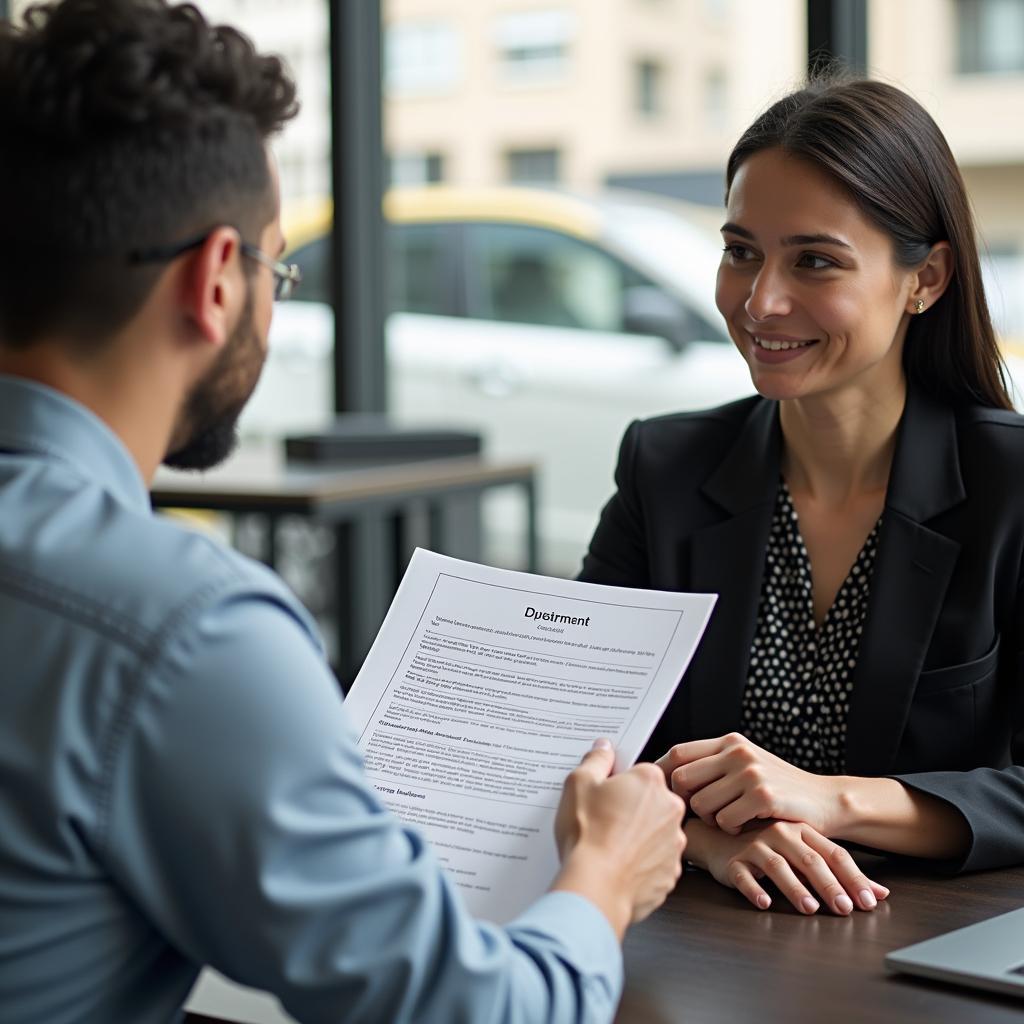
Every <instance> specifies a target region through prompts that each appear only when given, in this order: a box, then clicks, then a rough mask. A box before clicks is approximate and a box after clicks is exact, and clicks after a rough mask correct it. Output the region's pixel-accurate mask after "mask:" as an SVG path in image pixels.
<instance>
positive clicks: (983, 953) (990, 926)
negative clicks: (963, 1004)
mask: <svg viewBox="0 0 1024 1024" xmlns="http://www.w3.org/2000/svg"><path fill="white" fill-rule="evenodd" d="M885 968H886V970H887V971H889V972H890V973H895V972H897V971H900V972H904V973H906V974H917V975H920V976H921V977H923V978H935V979H937V980H938V981H946V982H951V983H953V984H957V985H971V986H973V987H974V988H984V989H988V990H989V991H992V992H1002V993H1003V994H1004V995H1014V996H1019V997H1020V998H1021V999H1024V908H1022V909H1020V910H1014V911H1011V912H1010V913H1009V914H1002V915H1000V916H999V917H992V918H989V919H988V920H987V921H981V922H980V923H979V924H972V925H970V926H968V927H967V928H958V929H957V930H956V931H955V932H947V933H946V934H945V935H939V936H938V937H937V938H934V939H928V940H927V941H925V942H918V943H915V944H914V945H913V946H904V947H903V949H896V950H893V951H892V952H891V953H888V954H887V955H886V957H885Z"/></svg>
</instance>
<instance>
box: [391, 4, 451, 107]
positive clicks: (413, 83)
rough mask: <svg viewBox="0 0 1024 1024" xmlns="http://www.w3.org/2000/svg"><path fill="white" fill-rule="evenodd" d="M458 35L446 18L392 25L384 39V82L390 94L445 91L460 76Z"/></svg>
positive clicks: (418, 94)
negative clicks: (444, 19) (443, 19)
mask: <svg viewBox="0 0 1024 1024" xmlns="http://www.w3.org/2000/svg"><path fill="white" fill-rule="evenodd" d="M459 65H460V53H459V37H458V35H457V33H456V31H455V27H454V26H453V25H450V24H449V23H448V22H445V21H410V22H406V23H404V24H400V25H392V26H391V27H390V28H388V29H387V34H386V36H385V40H384V84H385V88H386V89H387V91H388V92H389V93H391V94H392V95H401V96H422V95H435V94H437V93H444V92H448V91H449V90H451V89H452V88H454V87H455V85H456V84H457V83H458V80H459V75H460V68H459Z"/></svg>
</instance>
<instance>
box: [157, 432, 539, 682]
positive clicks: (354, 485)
mask: <svg viewBox="0 0 1024 1024" xmlns="http://www.w3.org/2000/svg"><path fill="white" fill-rule="evenodd" d="M497 487H503V488H504V487H512V488H516V489H518V490H519V491H520V492H521V493H522V496H523V499H524V507H525V530H524V538H523V539H524V568H525V569H526V570H527V571H529V572H536V571H537V570H538V534H537V495H536V485H535V469H534V466H533V465H532V464H531V463H520V462H503V461H497V460H493V459H487V458H481V457H479V456H457V457H455V456H453V457H447V458H440V459H430V460H422V461H415V462H396V463H388V464H381V465H365V464H364V465H351V464H349V465H345V464H341V465H308V464H307V465H303V464H295V463H290V462H288V461H286V460H285V458H284V453H283V450H282V445H281V444H280V443H276V444H275V443H264V444H247V445H244V446H243V447H242V448H240V449H239V451H238V452H236V453H235V454H234V455H232V457H231V459H230V460H228V462H226V463H225V464H224V465H223V466H219V467H217V468H216V469H214V470H211V471H210V472H208V473H202V474H199V473H178V472H172V471H170V470H161V471H160V472H159V473H158V474H157V477H156V480H155V482H154V486H153V488H152V492H151V495H152V501H153V505H154V506H155V507H157V508H188V509H207V510H212V511H217V512H226V513H229V514H233V515H256V516H260V517H261V518H263V519H264V520H265V521H266V524H267V530H266V534H267V540H268V548H267V551H266V554H265V556H264V560H265V561H266V562H267V563H268V564H269V565H270V566H272V567H273V566H275V564H276V562H277V545H276V542H275V539H276V536H277V533H278V528H279V526H280V524H281V522H282V521H283V520H284V519H285V518H286V517H288V516H301V517H303V518H306V519H308V520H310V521H311V522H316V523H321V524H323V525H326V526H329V527H331V528H332V529H333V530H334V535H335V579H336V584H337V585H336V591H337V595H336V596H337V608H336V612H335V622H336V626H337V636H336V637H335V638H334V642H333V644H332V648H333V652H332V653H333V657H332V662H333V663H334V667H335V670H336V671H337V672H338V677H339V679H340V680H341V682H342V684H343V685H345V686H347V685H348V684H349V683H351V682H352V680H353V679H354V678H355V674H356V672H357V671H358V669H359V666H360V665H361V664H362V661H363V658H364V657H365V655H366V653H367V651H368V650H369V648H370V644H371V643H372V642H373V638H374V637H375V636H376V635H377V630H378V629H379V628H380V624H381V622H382V621H383V618H384V615H385V613H386V612H387V609H388V606H389V605H390V603H391V598H392V597H393V596H394V592H395V589H396V588H397V586H398V582H399V580H400V579H401V576H402V573H403V572H404V570H405V565H406V563H407V562H408V558H409V556H410V555H411V553H412V549H413V548H414V547H416V546H420V547H426V548H430V549H431V550H433V551H439V552H441V553H442V554H450V555H454V556H456V557H464V558H470V559H475V558H479V550H478V548H475V547H473V546H472V545H470V546H468V547H467V546H466V541H467V539H468V538H470V537H472V538H474V539H476V540H478V535H479V527H478V525H476V521H477V518H478V515H479V500H480V497H481V496H482V495H483V494H484V492H485V491H489V490H491V489H493V488H497Z"/></svg>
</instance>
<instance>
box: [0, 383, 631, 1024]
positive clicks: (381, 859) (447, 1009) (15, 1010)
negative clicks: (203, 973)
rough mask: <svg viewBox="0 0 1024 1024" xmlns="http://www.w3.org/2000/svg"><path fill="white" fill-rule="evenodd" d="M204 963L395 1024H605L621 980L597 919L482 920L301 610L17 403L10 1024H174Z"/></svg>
mask: <svg viewBox="0 0 1024 1024" xmlns="http://www.w3.org/2000/svg"><path fill="white" fill-rule="evenodd" d="M202 964H210V965H212V966H214V967H216V968H217V969H218V970H220V971H222V972H223V973H224V974H226V975H228V976H229V977H231V978H233V979H235V980H236V981H239V982H242V983H244V984H247V985H253V986H256V987H258V988H262V989H266V990H268V991H270V992H273V993H275V994H276V995H277V996H278V997H279V998H280V1000H281V1002H282V1003H283V1004H284V1006H285V1007H286V1008H287V1009H288V1011H289V1012H290V1013H291V1014H292V1015H294V1016H295V1017H297V1018H298V1019H299V1020H302V1021H332V1022H333V1021H372V1022H374V1024H391V1022H398V1021H416V1022H427V1024H430V1022H443V1024H449V1022H459V1021H465V1022H473V1024H483V1022H498V1021H518V1022H526V1021H606V1020H609V1019H610V1018H611V1016H612V1014H613V1012H614V1008H615V1005H616V1003H617V1000H618V996H619V992H620V988H621V972H622V964H621V953H620V951H619V948H618V944H617V942H616V941H615V936H614V933H613V932H612V930H611V928H610V926H609V925H608V923H607V921H606V920H605V918H604V917H603V916H602V915H601V914H600V913H599V912H598V911H597V909H596V908H595V907H593V906H592V905H591V904H590V903H589V902H587V901H586V900H584V899H582V898H581V897H578V896H575V895H572V894H569V893H552V894H549V895H547V896H545V897H543V898H542V899H541V900H540V901H539V902H537V903H536V904H534V906H533V907H532V908H531V909H530V910H528V911H527V912H526V913H525V914H523V915H522V917H520V918H519V919H518V920H517V921H515V922H514V923H513V924H511V925H509V926H507V927H505V928H499V927H496V926H493V925H489V924H484V923H480V922H477V921H475V920H473V919H472V918H471V917H470V916H469V915H468V913H467V912H466V910H465V908H464V907H463V904H462V900H461V899H460V896H459V892H458V890H457V888H456V887H455V886H454V885H453V884H452V883H451V882H450V881H449V880H448V879H447V878H446V877H445V875H444V873H443V872H442V870H441V869H440V867H439V866H438V863H437V861H436V860H435V858H434V856H433V854H432V853H431V851H430V850H429V848H428V847H427V846H426V845H425V844H424V841H423V839H422V838H421V837H420V836H419V835H418V834H417V833H416V831H415V830H414V829H410V828H405V827H403V826H402V825H401V824H400V823H399V822H398V821H397V820H396V819H395V818H394V817H392V815H391V814H390V813H389V812H388V811H387V810H386V809H385V808H384V807H383V806H382V805H381V804H380V803H379V801H378V800H377V798H376V796H375V795H374V792H373V790H372V789H371V788H370V787H369V786H368V785H367V783H366V781H365V779H364V777H363V771H362V759H361V757H360V754H359V752H358V750H357V748H356V744H355V741H354V737H353V733H352V730H351V728H350V726H349V724H348V722H347V721H346V716H345V711H344V707H343V705H342V702H341V700H340V698H339V692H338V689H337V685H336V683H335V680H334V678H333V676H332V675H331V673H330V671H329V669H328V668H327V666H326V664H325V661H324V658H323V654H322V651H321V647H320V643H319V640H318V638H317V635H316V632H315V629H314V627H313V625H312V623H311V622H310V619H309V617H308V616H307V614H306V613H305V612H304V610H303V609H302V607H301V606H300V605H299V604H298V602H297V601H296V600H295V598H294V597H293V596H292V595H291V594H290V592H289V591H288V590H287V589H286V587H285V586H284V585H283V584H282V583H281V582H280V581H279V580H278V578H277V577H276V576H274V574H273V573H271V572H269V571H268V570H266V569H264V568H263V567H261V566H259V565H257V564H256V563H254V562H251V561H249V560H247V559H245V558H243V557H241V556H240V555H238V554H237V553H235V552H233V551H231V550H228V549H227V548H225V547H223V546H222V545H219V544H217V543H216V542H214V541H212V540H210V539H208V538H206V537H203V536H201V535H199V534H197V533H194V532H191V531H188V530H185V529H182V528H181V527H179V526H176V525H174V524H172V523H171V522H169V521H167V520H165V519H162V518H160V517H155V516H153V515H152V513H151V512H150V506H149V498H148V495H147V493H146V487H145V485H144V483H143V481H142V479H141V477H140V475H139V473H138V470H137V469H136V467H135V465H134V463H133V462H132V460H131V458H130V456H129V455H128V452H127V451H126V449H125V448H124V447H123V445H122V444H121V442H120V441H119V440H118V439H117V437H116V436H115V435H114V434H113V433H112V432H111V431H110V430H109V429H108V428H107V427H106V426H105V425H104V424H103V423H102V422H101V421H100V420H99V419H98V418H96V417H95V416H94V415H92V414H91V413H90V412H88V411H87V410H86V409H84V408H83V407H81V406H80V405H78V404H76V403H75V402H73V401H71V400H69V399H68V398H66V397H65V396H63V395H61V394H59V393H57V392H55V391H52V390H50V389H48V388H45V387H42V386H39V385H35V384H31V383H28V382H25V381H20V380H17V379H15V378H12V377H0V1020H2V1021H3V1022H4V1024H27V1022H30V1021H31V1022H33V1024H35V1022H44V1024H62V1022H66V1021H68V1022H69V1021H76V1022H79V1021H96V1022H103V1024H117V1022H131V1024H147V1022H157V1021H159V1022H167V1021H171V1020H175V1019H177V1017H178V1014H179V1010H180V1007H181V1005H182V1003H183V1002H184V1000H185V998H186V996H187V994H188V992H189V989H190V988H191V986H192V984H193V982H194V980H195V977H196V974H197V971H198V968H199V966H200V965H202Z"/></svg>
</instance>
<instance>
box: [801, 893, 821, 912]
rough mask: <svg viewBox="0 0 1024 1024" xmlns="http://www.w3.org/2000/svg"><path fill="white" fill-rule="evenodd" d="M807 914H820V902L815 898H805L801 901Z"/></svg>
mask: <svg viewBox="0 0 1024 1024" xmlns="http://www.w3.org/2000/svg"><path fill="white" fill-rule="evenodd" d="M801 905H802V906H803V908H804V913H805V914H816V913H817V912H818V901H817V900H816V899H815V898H814V897H813V896H805V897H804V898H803V900H802V901H801Z"/></svg>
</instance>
